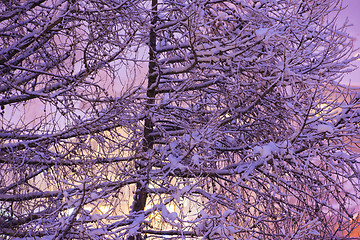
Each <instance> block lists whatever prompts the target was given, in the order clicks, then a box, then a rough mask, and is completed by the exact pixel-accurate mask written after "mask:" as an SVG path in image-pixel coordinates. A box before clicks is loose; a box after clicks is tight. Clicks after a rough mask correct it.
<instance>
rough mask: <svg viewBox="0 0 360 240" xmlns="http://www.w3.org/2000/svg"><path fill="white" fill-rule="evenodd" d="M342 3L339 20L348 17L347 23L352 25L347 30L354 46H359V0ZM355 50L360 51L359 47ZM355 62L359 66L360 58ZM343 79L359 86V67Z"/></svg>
mask: <svg viewBox="0 0 360 240" xmlns="http://www.w3.org/2000/svg"><path fill="white" fill-rule="evenodd" d="M343 5H344V6H347V7H346V9H345V10H344V11H343V12H342V14H341V17H340V19H339V21H340V22H343V21H344V20H345V19H346V18H348V19H349V23H351V24H352V25H353V26H351V27H349V29H348V32H349V33H350V35H351V36H352V37H354V38H355V42H354V47H355V48H360V11H359V10H360V0H343ZM357 52H359V53H360V49H359V50H357ZM355 64H356V65H357V66H358V67H360V60H357V61H356V63H355ZM345 80H346V82H349V81H351V84H352V85H356V86H360V69H356V70H355V71H354V72H352V73H350V74H347V75H346V76H345Z"/></svg>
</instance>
